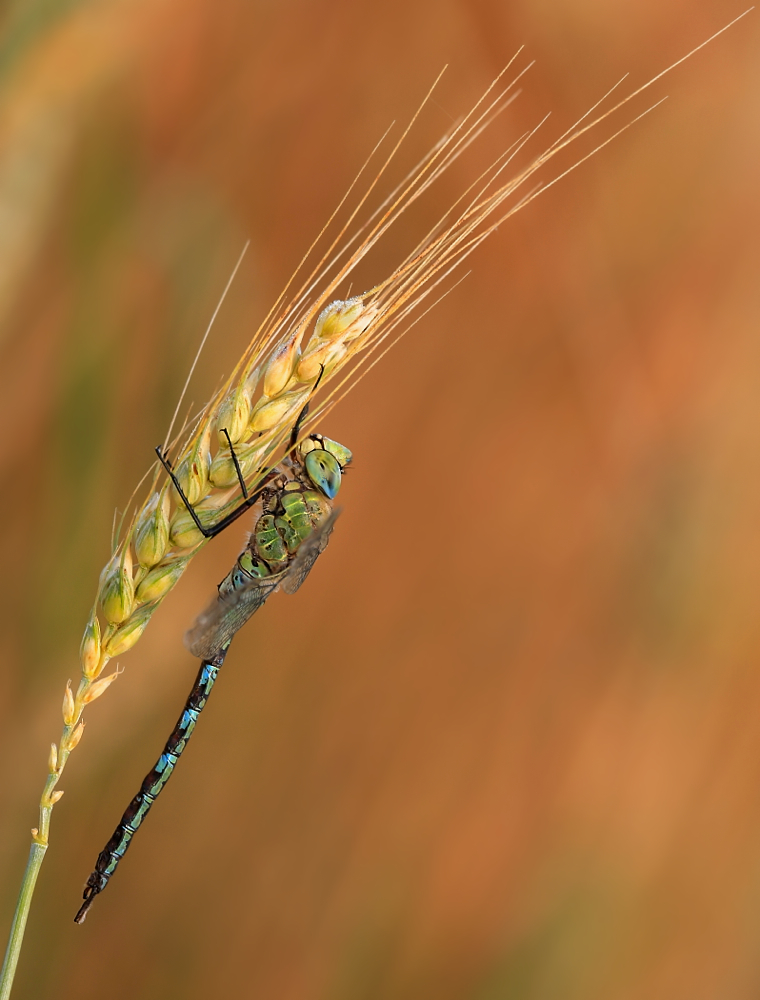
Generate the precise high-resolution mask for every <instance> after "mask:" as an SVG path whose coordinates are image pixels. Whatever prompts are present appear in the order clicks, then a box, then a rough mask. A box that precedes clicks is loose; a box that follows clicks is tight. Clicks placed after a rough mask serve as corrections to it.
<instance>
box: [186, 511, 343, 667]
mask: <svg viewBox="0 0 760 1000" xmlns="http://www.w3.org/2000/svg"><path fill="white" fill-rule="evenodd" d="M339 513H340V511H339V510H334V511H333V512H332V513H331V514H330V516H329V517H328V518H327V519H326V520H325V521H323V522H322V524H321V525H320V526H319V528H318V529H317V530H316V531H314V532H313V534H311V535H310V536H309V537H308V538H307V539H306V541H305V542H302V544H301V546H300V548H299V549H298V552H297V553H296V557H295V559H294V560H293V562H292V563H291V564H290V566H288V568H287V569H285V570H283V571H282V572H281V573H274V574H273V575H272V576H265V577H263V578H261V579H257V580H253V581H252V582H251V583H250V584H249V586H247V587H242V588H240V589H239V590H235V591H233V593H232V594H229V595H228V596H227V597H217V598H216V599H215V600H214V601H212V603H211V604H210V605H209V606H208V607H207V608H206V610H205V611H204V612H203V613H202V614H200V615H198V617H197V618H196V620H195V624H194V625H193V627H192V628H191V629H190V630H189V631H188V632H186V633H185V645H186V646H187V648H188V649H189V650H190V652H191V653H192V654H193V656H197V657H198V659H200V660H210V659H212V658H213V657H214V656H215V655H216V653H218V652H219V650H220V649H221V648H222V647H223V646H225V645H226V644H227V643H228V642H230V641H231V640H232V637H233V636H234V635H235V633H236V632H237V631H238V630H239V629H241V628H242V627H243V625H245V623H246V622H247V621H248V619H249V618H250V617H251V616H252V615H254V614H255V613H256V612H257V611H258V610H259V608H260V607H261V605H262V604H263V603H264V601H266V599H267V598H268V597H269V595H270V594H273V593H274V592H275V590H277V588H278V587H279V586H280V584H282V589H283V590H284V591H285V592H286V593H287V594H294V593H295V592H296V591H297V590H298V588H299V587H300V586H301V584H302V583H303V582H304V580H305V579H306V577H307V576H308V575H309V572H310V570H311V568H312V566H313V565H314V563H315V562H316V561H317V558H318V557H319V556H320V555H321V554H322V553H323V552H324V550H325V549H326V548H327V543H328V541H329V539H330V534H331V533H332V530H333V528H334V526H335V521H336V519H337V517H338V514H339Z"/></svg>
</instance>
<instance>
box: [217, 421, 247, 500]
mask: <svg viewBox="0 0 760 1000" xmlns="http://www.w3.org/2000/svg"><path fill="white" fill-rule="evenodd" d="M222 434H224V436H225V437H226V438H227V444H228V445H229V446H230V455H232V461H233V462H234V464H235V472H237V477H238V482H239V483H240V489H241V490H242V491H243V498H244V499H245V500H247V499H248V488H247V487H246V485H245V479H243V473H242V472H241V471H240V462H238V457H237V455H236V454H235V449H234V448H233V447H232V441H231V440H230V435H229V431H228V430H227V428H226V427H222Z"/></svg>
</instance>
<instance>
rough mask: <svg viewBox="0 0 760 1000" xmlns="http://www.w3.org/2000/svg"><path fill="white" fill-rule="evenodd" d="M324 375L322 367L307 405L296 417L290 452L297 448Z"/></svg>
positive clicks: (289, 442) (291, 435) (322, 366)
mask: <svg viewBox="0 0 760 1000" xmlns="http://www.w3.org/2000/svg"><path fill="white" fill-rule="evenodd" d="M324 373H325V366H324V365H320V366H319V377H318V378H317V381H316V382H315V383H314V388H313V389H312V390H311V392H310V393H309V398H308V400H307V401H306V405H305V406H304V408H303V409H302V410H301V412H300V413H299V414H298V416H297V417H296V422H295V423H294V424H293V430H292V431H291V432H290V441H288V451H291V449H293V448H295V446H296V443H297V442H298V435H299V434H300V433H301V425H302V424H303V422H304V420H305V419H306V416H307V414H308V412H309V406H310V405H311V397H312V396H313V395H314V393H315V392H316V391H317V386H318V385H319V383H320V382H321V381H322V376H323V375H324Z"/></svg>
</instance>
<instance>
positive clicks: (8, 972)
mask: <svg viewBox="0 0 760 1000" xmlns="http://www.w3.org/2000/svg"><path fill="white" fill-rule="evenodd" d="M49 812H50V810H48V813H49ZM48 818H49V817H48ZM38 838H39V834H37V835H36V836H35V838H34V840H32V847H31V850H30V851H29V860H28V861H27V863H26V871H25V872H24V880H23V882H22V883H21V892H19V894H18V902H17V903H16V912H15V914H14V916H13V924H12V926H11V933H10V937H9V939H8V947H7V949H6V951H5V960H4V961H3V971H2V973H0V1000H8V998H9V997H10V995H11V989H12V988H13V978H14V976H15V975H16V966H17V965H18V957H19V954H20V953H21V945H22V942H23V940H24V931H25V930H26V920H27V917H28V916H29V907H30V906H31V905H32V896H33V895H34V887H35V885H36V884H37V876H38V875H39V873H40V866H41V865H42V859H43V858H44V857H45V852H46V851H47V838H45V841H44V842H40V839H38Z"/></svg>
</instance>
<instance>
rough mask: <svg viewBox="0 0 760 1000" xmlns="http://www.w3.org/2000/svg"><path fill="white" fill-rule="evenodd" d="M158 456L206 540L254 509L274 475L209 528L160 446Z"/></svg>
mask: <svg viewBox="0 0 760 1000" xmlns="http://www.w3.org/2000/svg"><path fill="white" fill-rule="evenodd" d="M156 454H157V455H158V458H159V460H160V462H161V465H163V467H164V468H165V469H166V471H167V473H168V474H169V478H170V479H171V481H172V483H173V484H174V488H175V489H176V491H177V493H179V496H180V499H181V500H182V503H183V504H184V505H185V507H187V510H188V513H189V514H190V517H192V519H193V521H194V522H195V526H196V528H197V529H198V531H200V533H201V534H202V535H203V537H204V538H215V537H216V536H217V535H218V534H219V533H220V532H221V531H224V529H225V528H229V526H230V525H231V524H232V523H233V522H234V521H237V519H238V518H239V517H240V516H241V515H242V514H245V512H246V511H247V510H250V508H251V507H253V505H254V504H255V503H256V501H257V500H258V499H259V497H260V496H261V494H262V493H263V492H264V491H265V490H266V489H267V485H266V484H267V483H268V482H269V480H270V479H271V478H272V476H273V475H274V472H270V473H268V474H267V476H266V478H265V480H264V485H263V486H262V487H261V488H260V489H258V490H256V492H255V493H251V494H248V491H247V490H246V496H245V500H243V502H242V503H241V504H240V506H239V507H236V508H235V510H233V511H231V512H230V513H229V514H227V516H226V517H223V518H222V519H221V521H217V523H216V524H212V525H209V526H208V527H207V526H206V525H204V524H202V523H201V519H200V518H199V517H198V513H197V511H195V510H194V509H193V507H192V506H191V504H190V501H189V500H188V499H187V497H186V496H185V494H184V491H183V489H182V487H181V485H180V483H179V480H178V479H177V477H176V476H175V475H174V472H173V471H172V467H171V466H170V465H169V463H168V461H167V460H166V458H165V457H164V454H163V452H162V451H161V447H160V446H159V447H158V448H156ZM235 464H236V465H237V461H236V462H235Z"/></svg>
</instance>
